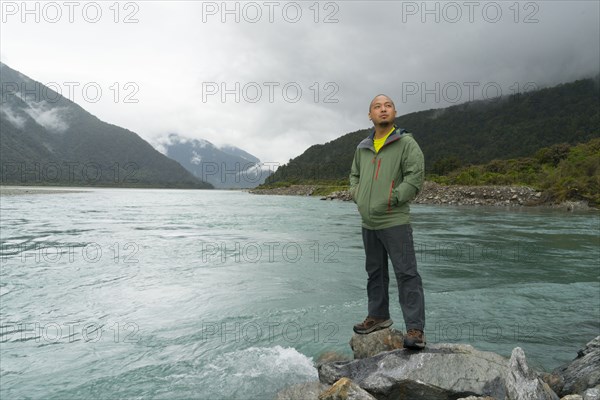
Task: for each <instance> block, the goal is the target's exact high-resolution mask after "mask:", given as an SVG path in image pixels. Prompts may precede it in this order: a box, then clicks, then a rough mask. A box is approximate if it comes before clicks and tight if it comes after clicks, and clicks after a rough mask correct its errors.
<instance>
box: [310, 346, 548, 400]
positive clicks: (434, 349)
mask: <svg viewBox="0 0 600 400" xmlns="http://www.w3.org/2000/svg"><path fill="white" fill-rule="evenodd" d="M318 371H319V380H320V381H321V382H322V383H325V384H332V383H334V382H336V381H337V380H339V379H340V378H343V377H347V378H349V379H351V380H352V381H354V382H355V383H356V384H358V385H359V386H360V387H361V388H363V389H364V390H366V391H367V392H369V393H370V394H372V395H373V396H375V397H376V398H377V399H411V400H448V399H457V398H461V397H468V396H491V397H493V398H495V399H499V400H504V399H509V400H558V397H557V396H556V394H555V393H554V392H552V390H550V388H549V387H548V385H547V384H545V383H544V382H543V381H542V380H541V379H539V378H538V376H537V374H536V373H535V372H534V371H533V370H531V369H530V368H529V367H528V366H527V362H526V359H525V355H524V354H523V351H522V350H521V349H520V348H517V349H515V351H513V355H512V357H511V359H510V360H508V359H506V358H505V357H502V356H500V355H499V354H496V353H491V352H484V351H479V350H476V349H474V348H473V347H472V346H470V345H465V344H437V345H430V346H428V347H426V348H425V349H424V350H422V351H413V350H407V349H402V350H394V351H390V352H385V353H381V354H378V355H376V356H373V357H369V358H364V359H359V360H354V361H348V362H334V363H326V364H323V365H321V366H320V367H319V369H318Z"/></svg>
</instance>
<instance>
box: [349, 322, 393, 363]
mask: <svg viewBox="0 0 600 400" xmlns="http://www.w3.org/2000/svg"><path fill="white" fill-rule="evenodd" d="M403 347H404V335H402V332H400V331H398V330H396V329H394V328H386V329H381V330H379V331H375V332H373V333H369V334H368V335H359V334H357V333H355V334H354V335H353V336H352V338H351V339H350V348H352V351H353V352H354V359H355V360H356V359H359V358H367V357H372V356H374V355H377V354H379V353H381V352H384V351H391V350H396V349H401V348H403Z"/></svg>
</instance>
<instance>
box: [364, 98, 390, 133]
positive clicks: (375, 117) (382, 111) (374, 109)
mask: <svg viewBox="0 0 600 400" xmlns="http://www.w3.org/2000/svg"><path fill="white" fill-rule="evenodd" d="M394 118H396V107H394V103H393V102H392V100H391V99H390V98H389V97H387V96H377V97H375V98H374V99H373V101H372V102H371V108H370V111H369V119H371V120H372V121H373V124H374V125H375V126H377V125H379V126H388V125H392V124H393V123H394Z"/></svg>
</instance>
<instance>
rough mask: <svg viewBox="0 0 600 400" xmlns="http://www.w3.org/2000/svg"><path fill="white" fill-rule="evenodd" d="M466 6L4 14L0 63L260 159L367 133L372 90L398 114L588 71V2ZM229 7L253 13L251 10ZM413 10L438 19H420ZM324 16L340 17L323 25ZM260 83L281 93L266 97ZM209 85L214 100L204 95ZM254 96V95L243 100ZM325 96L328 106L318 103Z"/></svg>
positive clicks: (591, 46) (594, 47)
mask: <svg viewBox="0 0 600 400" xmlns="http://www.w3.org/2000/svg"><path fill="white" fill-rule="evenodd" d="M466 3H467V2H460V1H459V2H427V3H424V2H420V1H419V2H406V1H398V2H394V1H347V2H342V1H338V2H321V3H319V6H320V10H319V15H318V21H319V22H317V23H315V22H314V18H315V14H314V11H315V9H314V3H313V2H298V3H295V4H298V5H299V6H300V8H301V9H302V18H301V19H300V20H299V21H298V22H296V23H291V22H288V21H286V20H285V18H283V16H282V14H281V10H282V9H283V7H284V6H286V5H288V11H289V13H288V15H287V16H288V17H290V16H292V17H293V16H294V14H293V13H292V11H293V10H294V9H293V7H291V6H289V5H290V4H292V3H289V2H279V4H280V6H279V7H278V8H276V9H275V13H274V14H273V16H274V22H273V23H270V22H268V20H267V18H268V13H267V12H268V8H267V7H266V6H265V3H264V2H256V3H255V4H258V5H259V6H260V7H261V10H262V12H263V15H262V19H261V20H260V21H258V22H256V23H251V22H248V21H247V20H244V15H243V13H242V14H240V22H239V23H236V22H235V21H234V18H233V17H234V16H233V15H231V14H228V15H225V17H226V18H227V22H226V23H222V22H221V15H220V13H217V14H215V15H204V17H206V18H205V20H206V22H203V21H202V19H203V13H202V10H203V6H204V7H207V6H211V5H213V6H214V5H217V6H218V7H220V6H221V4H222V3H221V2H214V3H212V2H173V3H170V2H138V3H136V4H138V6H139V11H138V12H137V13H136V14H135V17H136V18H138V19H139V22H138V23H134V24H123V23H117V24H115V23H114V22H113V20H112V17H113V15H112V14H110V10H108V6H107V7H106V10H105V11H106V15H107V17H106V18H104V19H103V20H102V21H100V22H98V23H96V24H90V23H86V22H85V21H75V22H74V23H72V24H71V23H63V21H61V22H59V23H56V24H48V23H43V21H42V22H41V23H39V24H35V23H31V22H26V23H21V22H20V21H19V20H11V19H9V20H7V22H6V23H5V24H3V25H4V26H3V30H2V39H1V41H2V42H1V44H2V46H1V47H2V57H3V59H4V58H6V57H9V58H8V59H10V61H11V63H9V65H10V66H11V67H13V68H16V69H18V70H20V71H22V72H24V73H26V74H27V75H29V76H31V77H33V78H34V79H38V80H40V81H42V83H44V82H51V81H53V82H59V83H60V82H69V81H78V82H81V84H82V85H83V84H85V83H86V82H90V81H93V82H96V83H97V84H98V85H99V86H100V87H102V89H103V95H102V98H101V100H100V101H98V102H94V103H92V102H87V103H86V102H85V101H82V96H81V93H79V92H76V93H75V94H76V95H79V98H76V99H75V101H77V102H78V103H79V104H80V105H82V106H83V107H84V108H86V109H88V110H89V111H90V112H92V113H94V114H96V115H97V116H99V117H100V118H102V119H104V120H106V121H109V122H111V123H115V124H118V125H121V126H124V127H126V128H128V129H131V130H134V131H136V132H138V133H139V134H140V135H142V136H143V137H145V138H147V139H149V140H152V141H153V142H155V143H157V142H160V140H159V139H160V137H161V136H164V135H166V134H167V133H168V132H178V133H180V134H182V135H184V136H188V137H194V138H204V139H207V140H209V141H211V142H213V143H215V144H217V145H222V144H224V143H231V144H234V145H236V146H238V147H241V148H243V149H245V150H247V151H249V152H250V153H253V154H255V155H256V156H257V157H259V158H260V159H261V160H263V161H268V162H287V160H288V159H289V158H291V157H295V156H297V155H298V154H300V153H302V152H303V151H304V150H305V149H306V148H307V147H309V146H310V145H312V144H315V143H323V142H326V141H329V140H332V139H334V138H336V137H339V136H340V135H342V134H344V133H346V132H350V131H355V130H357V129H362V128H365V127H368V125H369V121H368V119H367V105H368V103H369V101H370V100H371V98H372V97H373V95H374V94H376V93H381V92H383V93H387V94H389V95H390V96H392V97H393V98H394V100H395V102H396V105H397V108H398V111H399V113H400V114H405V113H409V112H413V111H418V110H423V109H429V108H441V107H445V106H448V105H452V104H456V103H461V102H465V101H468V100H472V99H479V98H485V97H494V96H497V95H498V94H500V93H502V94H503V95H508V94H511V93H514V92H516V91H523V90H527V89H531V88H538V87H545V86H549V85H553V84H557V83H560V82H567V81H571V80H574V79H578V78H581V77H586V76H591V75H596V74H598V72H599V70H600V61H599V60H600V50H599V49H600V40H599V37H600V29H599V20H598V15H599V4H598V2H593V1H533V2H518V3H517V2H471V3H469V4H475V6H473V7H474V8H473V9H472V11H473V13H472V15H469V8H468V7H466V6H465V4H466ZM227 4H228V7H230V9H233V7H235V4H238V7H239V9H240V12H241V11H242V10H243V8H244V6H246V8H247V11H248V12H250V11H252V9H251V8H248V6H247V4H249V3H247V2H246V3H235V2H228V3H227ZM326 4H329V6H327V7H328V8H327V9H326V8H325V7H326ZM423 4H425V6H426V7H427V9H428V10H435V9H436V7H437V10H438V14H437V15H436V14H435V12H434V13H425V12H424V11H425V10H423V8H422V6H423ZM515 4H517V7H516V6H515ZM311 6H313V8H310V7H311ZM415 7H416V9H415ZM511 7H512V8H511ZM484 9H485V10H487V14H484V13H483V10H484ZM497 9H499V10H500V12H501V14H500V15H496V14H494V11H495V10H497ZM278 10H279V11H278ZM457 10H459V11H460V13H461V17H460V18H458V17H457V14H456V12H455V11H457ZM122 11H124V10H122ZM517 11H518V12H517ZM331 12H335V14H334V15H331V17H332V18H334V19H337V20H338V22H336V23H323V20H324V18H325V16H327V15H329V14H330V13H331ZM123 15H125V14H124V13H121V18H122V17H123ZM253 15H254V14H247V15H246V16H247V17H248V16H249V17H250V18H252V17H253ZM109 17H110V18H109ZM436 17H438V20H437V21H436ZM496 17H497V18H496ZM288 19H289V18H288ZM67 38H68V39H67ZM40 58H44V59H47V60H52V62H49V63H40V62H39V60H40ZM115 82H118V83H119V85H118V86H117V87H118V88H119V89H120V93H119V94H120V98H119V101H115V96H114V95H115V91H114V89H112V90H111V87H112V88H114V87H115V86H114V84H115ZM126 82H134V83H135V84H136V85H137V86H138V88H139V91H138V92H137V93H135V95H134V96H133V97H134V98H135V99H138V100H139V102H138V103H126V102H124V101H123V98H124V95H126V94H131V93H132V92H131V90H125V88H124V84H125V83H126ZM268 82H274V83H277V84H278V85H279V86H272V87H273V88H274V89H275V90H274V92H273V95H274V96H273V101H272V102H270V101H269V86H265V83H268ZM213 84H216V85H217V87H218V88H219V93H218V94H216V95H207V93H206V89H207V88H213V89H214V86H211V85H213ZM236 84H238V85H239V88H240V90H239V91H236V90H235V88H236ZM286 84H288V88H289V89H290V90H289V92H288V94H289V95H290V96H292V97H293V95H294V91H293V89H295V88H296V87H299V88H300V89H301V90H302V95H301V96H300V98H299V99H298V100H297V101H296V102H292V101H291V99H290V98H286V97H285V94H284V93H282V88H283V87H284V85H286ZM221 85H225V86H224V87H225V88H226V89H229V90H233V91H234V92H236V94H238V95H239V99H238V100H239V102H236V98H235V95H233V94H228V95H226V96H225V101H222V99H221V96H220V95H221V91H220V89H221V88H222V86H221ZM244 85H246V86H244ZM326 85H328V86H326ZM244 87H245V88H246V91H244ZM257 87H258V88H260V90H262V93H261V95H262V96H261V97H260V99H259V100H258V101H256V102H253V100H255V99H256V88H257ZM317 89H318V92H317ZM203 91H204V95H205V98H204V99H203V98H202V97H203V96H202V95H203ZM63 94H64V93H63ZM327 95H329V100H333V101H336V102H325V99H326V96H327ZM203 100H204V101H203ZM408 128H410V127H408Z"/></svg>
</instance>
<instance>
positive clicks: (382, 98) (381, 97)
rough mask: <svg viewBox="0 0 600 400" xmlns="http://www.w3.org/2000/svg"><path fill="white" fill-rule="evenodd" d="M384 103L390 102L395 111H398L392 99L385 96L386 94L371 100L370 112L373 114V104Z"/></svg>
mask: <svg viewBox="0 0 600 400" xmlns="http://www.w3.org/2000/svg"><path fill="white" fill-rule="evenodd" d="M376 102H377V103H379V102H381V103H383V102H390V103H392V106H394V109H396V105H395V104H394V101H393V100H392V99H390V96H388V95H385V94H378V95H377V96H375V97H374V98H373V100H371V104H369V112H371V109H372V108H373V104H375V103H376Z"/></svg>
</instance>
